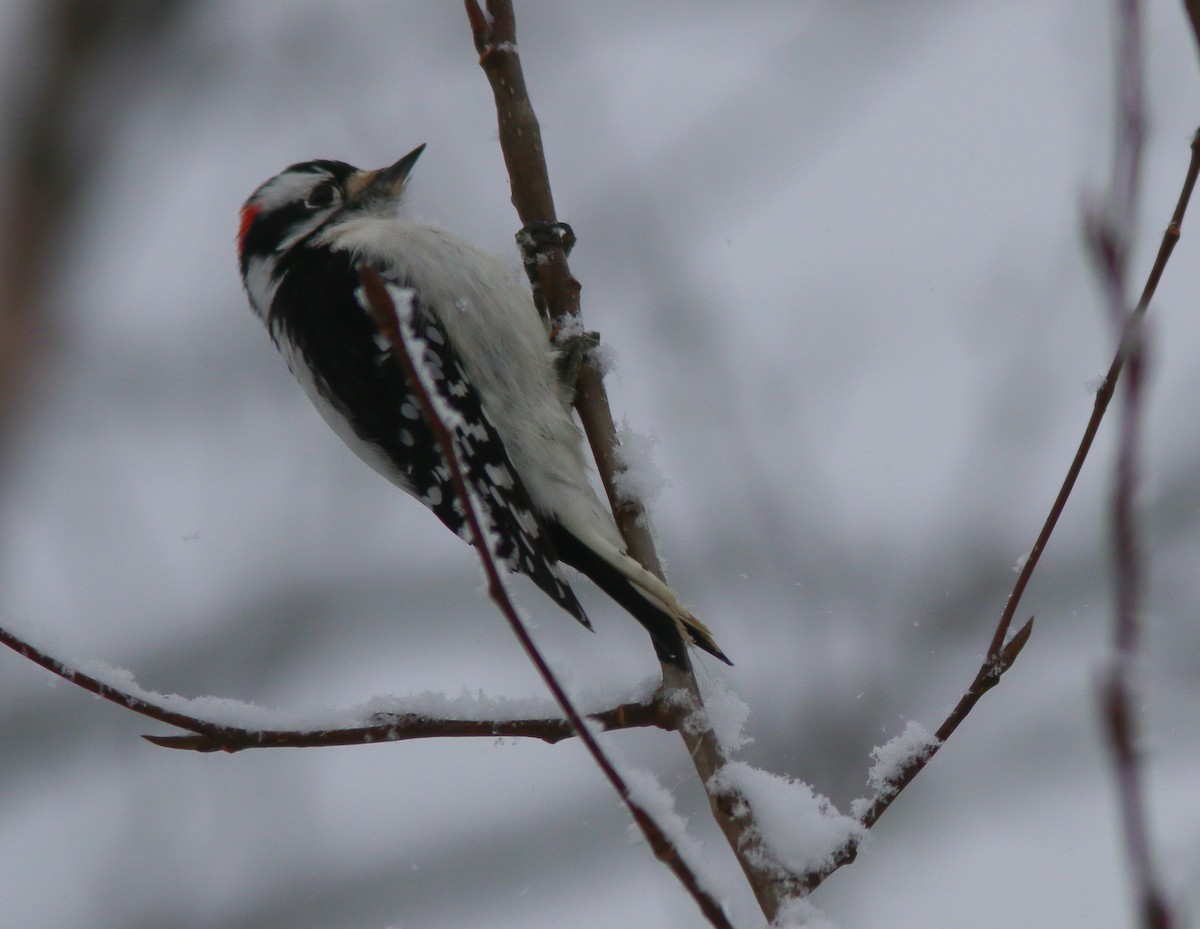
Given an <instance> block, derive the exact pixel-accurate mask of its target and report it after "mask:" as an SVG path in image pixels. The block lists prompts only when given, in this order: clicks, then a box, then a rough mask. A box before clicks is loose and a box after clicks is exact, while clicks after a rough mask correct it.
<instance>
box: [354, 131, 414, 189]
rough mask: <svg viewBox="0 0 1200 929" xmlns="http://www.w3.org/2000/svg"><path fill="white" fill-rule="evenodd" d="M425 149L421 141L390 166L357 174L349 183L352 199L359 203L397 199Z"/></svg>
mask: <svg viewBox="0 0 1200 929" xmlns="http://www.w3.org/2000/svg"><path fill="white" fill-rule="evenodd" d="M423 151H425V144H424V143H421V144H420V145H418V146H417V147H416V148H414V149H413V150H412V151H411V152H409V153H408V154H407V155H405V156H404V157H403V158H401V159H400V160H399V161H397V162H396V163H395V164H394V165H392V166H391V167H390V168H380V169H379V170H378V171H363V172H362V173H360V174H358V175H356V176H355V177H354V178H353V180H351V182H350V184H349V187H350V190H349V191H348V192H349V194H350V199H352V200H355V201H357V202H359V203H363V202H366V201H369V200H388V201H391V200H395V199H396V198H397V197H399V196H400V193H401V191H403V190H404V184H405V182H406V181H407V180H408V175H409V174H411V173H412V169H413V166H414V165H415V164H416V163H417V159H418V158H420V157H421V152H423Z"/></svg>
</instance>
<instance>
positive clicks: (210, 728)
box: [0, 628, 670, 753]
mask: <svg viewBox="0 0 1200 929" xmlns="http://www.w3.org/2000/svg"><path fill="white" fill-rule="evenodd" d="M0 644H3V645H7V646H8V647H9V648H11V649H12V650H13V651H15V652H17V653H18V654H19V655H22V656H24V657H25V658H28V659H29V660H30V661H32V662H34V663H35V664H38V665H41V666H42V667H43V668H45V669H46V670H48V671H50V672H52V673H54V674H57V675H58V676H59V677H61V678H62V679H63V680H65V681H69V682H70V683H72V684H74V685H75V686H76V687H80V688H82V689H83V690H86V691H88V693H92V694H95V695H96V696H97V697H101V698H103V699H105V700H108V701H109V702H111V703H115V704H116V705H118V706H121V707H124V708H125V709H127V710H132V711H133V712H135V713H138V714H140V715H142V716H146V717H148V718H150V719H154V720H157V721H158V722H160V723H166V724H167V725H170V726H175V727H177V728H179V729H185V730H187V731H188V732H189V733H191V735H166V736H158V735H147V736H143V737H142V738H144V739H146V740H147V741H148V742H153V743H154V744H155V745H161V746H163V747H164V748H178V749H187V750H190V751H196V752H231V753H232V752H240V751H243V750H244V749H248V748H318V747H322V746H327V745H372V744H377V743H380V742H404V741H408V740H410V739H442V738H470V737H478V738H490V739H494V738H529V739H539V740H541V741H543V742H547V743H549V744H551V745H553V744H554V743H556V742H561V741H563V740H564V739H569V738H572V737H573V736H574V735H575V731H574V729H573V728H572V727H571V724H570V723H569V722H568V721H567V720H566V719H559V718H555V717H553V716H524V715H513V716H511V717H510V716H506V715H503V714H496V715H494V716H489V715H487V714H486V713H476V714H473V715H472V716H470V717H468V716H463V717H458V716H454V715H450V714H448V713H439V714H433V713H430V712H428V710H427V709H426V708H413V709H411V710H410V709H408V708H406V706H405V704H404V701H403V700H401V701H397V705H396V706H394V707H393V706H391V705H389V706H388V708H387V709H385V710H376V711H375V712H364V713H362V715H361V718H362V720H363V721H362V723H354V722H353V721H351V722H349V723H346V722H345V721H343V720H341V719H339V720H338V721H337V723H333V722H330V723H328V724H324V721H323V720H322V721H321V723H322V724H319V725H303V726H292V727H288V728H283V727H279V726H278V722H279V717H280V716H281V715H282V714H275V713H271V712H269V711H263V710H261V709H260V708H257V707H254V708H251V707H249V705H248V704H239V705H238V708H237V710H238V711H237V712H236V713H234V714H233V715H234V716H236V717H237V719H238V723H241V724H235V723H234V722H232V721H228V722H218V721H217V719H219V718H220V717H221V716H228V715H230V714H228V713H225V712H222V713H220V714H216V713H213V712H212V709H213V707H215V706H220V707H221V709H222V710H224V709H226V708H230V707H232V705H233V702H232V701H229V700H223V699H221V698H215V697H208V698H200V699H197V700H189V699H187V698H184V697H179V696H175V695H171V696H164V695H163V694H156V693H152V692H150V691H147V690H144V689H142V688H141V687H138V686H137V684H136V683H135V682H134V681H133V680H132V677H131V675H129V674H128V672H124V671H119V670H117V669H114V668H102V667H100V666H99V665H98V663H97V662H94V661H89V662H85V663H74V662H71V661H67V660H64V659H62V658H58V657H55V656H54V655H52V654H51V653H50V651H49V650H48V649H46V648H44V647H39V646H38V645H35V644H34V643H32V642H30V641H29V637H28V636H22V635H18V634H17V633H16V632H14V631H12V630H11V629H7V628H0ZM81 664H82V667H81ZM83 667H86V668H87V670H86V671H85V670H83ZM89 672H90V673H89ZM422 702H423V701H422ZM489 709H490V707H489ZM248 715H252V716H255V717H261V720H260V721H261V725H246V724H244V721H245V718H246V717H247V716H248ZM338 715H339V717H340V716H344V715H356V714H338ZM214 716H215V717H216V718H214ZM587 718H588V720H589V721H590V722H591V724H592V725H593V726H596V727H598V728H599V729H601V730H604V731H608V730H612V729H634V728H644V727H649V726H655V727H658V728H660V729H662V728H668V727H669V725H670V722H669V720H668V719H666V718H665V717H664V715H663V714H662V712H661V711H660V710H659V708H658V707H657V706H656V705H655V704H654V703H653V702H651V701H637V702H633V703H623V704H621V705H619V706H615V707H611V708H609V709H605V710H600V711H597V712H592V713H588V714H587ZM310 722H311V720H305V723H310ZM272 724H274V725H272Z"/></svg>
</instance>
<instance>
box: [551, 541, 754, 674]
mask: <svg viewBox="0 0 1200 929" xmlns="http://www.w3.org/2000/svg"><path fill="white" fill-rule="evenodd" d="M552 532H553V538H554V547H555V548H556V549H557V550H558V557H559V560H560V561H562V562H563V563H564V564H569V565H570V566H571V567H572V568H574V569H575V570H577V571H579V572H580V573H582V574H584V575H585V576H586V577H587V578H588V579H589V580H591V581H592V583H593V584H595V585H596V586H597V587H599V588H600V589H601V590H603V591H604V592H605V593H606V594H608V595H609V596H610V597H612V598H613V599H614V600H615V601H616V602H617V603H618V604H620V605H621V606H622V607H623V608H624V609H625V611H626V612H628V613H629V614H630V615H631V616H632V617H633V618H634V619H636V620H637V621H638V622H639V623H641V624H642V625H643V626H644V627H645V629H646V631H647V632H649V633H650V640H651V641H652V642H653V643H654V652H655V654H657V655H658V660H659V661H663V662H670V663H671V664H673V665H676V666H678V667H681V668H682V667H686V666H687V646H686V645H685V644H684V641H683V636H682V635H681V634H680V631H679V624H678V623H677V622H676V620H675V618H674V617H673V616H671V614H670V613H668V612H666V611H665V610H663V609H662V608H661V607H660V606H658V605H657V604H656V603H653V602H652V601H650V600H648V599H647V598H646V595H645V594H643V593H642V592H641V591H639V590H638V588H637V587H636V586H634V584H633V583H632V582H631V581H630V580H629V578H627V577H626V576H625V575H624V574H622V573H621V572H620V571H619V570H618V569H617V568H616V567H614V566H613V565H612V564H611V563H610V562H608V561H606V560H605V559H604V557H603V556H601V555H599V554H597V553H596V552H594V551H593V550H592V549H591V548H589V547H588V546H587V545H585V544H584V543H583V542H581V541H579V539H577V538H576V537H575V536H574V535H573V534H572V533H571V532H570V531H568V530H567V529H564V528H563V527H562V526H554V528H553V530H552ZM690 638H691V640H692V642H693V643H694V644H695V645H696V646H698V647H699V648H702V649H704V651H706V652H708V653H709V654H710V655H713V656H714V657H716V658H719V659H721V661H723V662H725V663H726V664H732V663H733V662H731V661H730V660H729V659H728V658H726V657H725V655H724V653H723V652H722V651H721V650H720V649H719V648H718V647H717V646H716V643H714V642H713V641H712V640H711V639H708V638H706V637H704V636H702V635H691V636H690Z"/></svg>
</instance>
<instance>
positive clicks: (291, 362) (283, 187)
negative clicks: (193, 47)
mask: <svg viewBox="0 0 1200 929" xmlns="http://www.w3.org/2000/svg"><path fill="white" fill-rule="evenodd" d="M423 150H424V146H423V145H422V146H420V147H419V148H416V149H414V150H413V151H412V152H410V153H409V154H407V155H405V156H404V157H403V158H401V159H400V160H399V161H397V162H396V163H395V164H394V165H392V166H391V167H389V168H384V169H382V170H378V171H363V170H359V169H358V168H355V167H352V166H351V165H348V164H346V163H345V162H341V161H308V162H304V163H301V164H295V165H292V166H291V167H290V168H288V169H287V170H285V171H283V172H282V173H280V174H278V175H276V176H275V177H273V178H271V179H270V180H269V181H267V182H266V183H264V184H262V185H261V186H260V187H259V188H258V189H257V190H256V191H255V192H254V193H253V194H252V195H251V196H250V199H249V200H247V201H246V203H245V205H244V206H243V207H242V211H241V226H240V229H239V233H238V250H239V257H240V262H241V273H242V281H243V283H244V284H245V287H246V293H247V295H248V296H249V298H250V305H251V307H252V308H253V310H254V312H255V314H256V315H257V316H258V317H259V318H260V319H262V321H263V322H264V323H265V324H266V327H267V330H268V331H269V332H270V335H271V338H272V339H273V340H274V342H275V344H276V346H277V347H278V348H279V350H280V352H281V353H282V354H283V356H284V357H285V359H286V360H287V364H288V367H289V368H290V369H291V371H292V373H293V374H294V375H295V377H296V379H297V380H298V381H299V382H300V383H301V385H302V386H303V387H304V390H305V392H306V393H307V394H308V396H309V398H310V399H311V400H312V402H313V404H314V405H315V406H316V408H317V409H318V410H319V411H320V413H321V415H322V416H323V417H324V418H325V421H326V422H327V423H329V425H330V426H331V427H332V428H333V430H334V431H335V432H336V433H337V434H338V435H339V436H340V437H341V438H342V439H343V440H344V441H345V442H346V444H347V445H349V446H350V448H351V449H352V450H353V451H354V452H355V453H356V454H357V455H358V456H359V457H360V458H361V459H362V460H363V461H365V462H366V463H367V464H369V465H370V466H371V467H372V468H374V469H375V470H376V471H378V472H379V473H380V474H382V475H383V476H384V477H386V478H387V479H388V480H389V481H391V482H392V483H393V484H395V485H396V486H398V487H400V488H401V489H403V490H406V491H407V492H408V493H410V494H412V495H413V496H414V497H416V498H417V499H418V500H420V501H421V502H422V503H424V504H425V506H427V507H429V509H431V510H432V511H433V512H434V513H435V514H436V515H437V517H438V518H439V519H440V520H441V521H442V522H443V523H445V525H446V526H448V527H449V528H450V529H451V530H452V531H454V532H455V533H457V534H458V535H460V536H464V537H466V536H469V529H468V527H467V525H466V523H465V520H464V511H463V507H462V503H461V501H459V500H458V499H457V498H456V495H455V492H454V488H453V485H452V484H451V481H450V472H449V470H448V469H447V467H446V465H445V463H444V461H443V458H442V454H441V452H440V451H439V448H438V445H437V442H436V440H435V438H434V435H433V433H432V432H431V430H430V427H429V426H428V425H427V423H426V421H425V419H424V418H423V414H422V412H421V411H420V410H419V409H418V407H417V403H416V401H415V400H414V398H413V396H412V393H411V390H410V388H409V386H408V383H407V381H406V380H405V376H404V373H403V370H402V368H401V366H400V364H399V362H398V360H397V359H395V358H393V357H392V354H391V346H390V345H389V344H388V343H387V341H386V339H384V338H383V337H382V336H381V334H380V332H379V330H378V329H377V327H376V325H375V323H374V322H373V321H372V317H371V314H370V313H369V312H368V310H369V307H368V306H367V303H366V298H365V296H364V293H363V289H362V287H361V285H360V279H359V270H360V267H361V266H363V265H366V266H369V267H370V268H371V269H372V270H374V271H375V272H376V273H377V274H378V275H379V276H380V277H381V278H382V279H383V281H384V282H385V284H386V285H387V286H388V289H389V292H391V293H393V294H399V295H401V296H402V298H403V299H404V300H406V301H407V302H408V305H409V307H411V310H412V313H413V320H414V325H415V328H416V331H417V332H418V333H420V335H421V341H422V344H423V345H424V347H425V352H424V356H423V358H422V359H415V360H417V361H418V362H419V363H422V364H425V365H428V366H431V367H430V368H429V370H430V371H431V372H432V373H433V374H434V375H435V376H436V378H437V379H438V380H439V383H440V385H441V386H440V387H439V391H440V392H441V393H442V396H443V399H444V400H445V401H446V402H448V403H450V404H451V405H452V407H453V409H454V411H455V414H456V419H458V420H459V424H458V426H457V427H456V431H457V438H458V440H459V443H458V444H459V447H460V448H461V449H462V457H463V471H464V476H465V477H466V479H467V481H468V484H469V485H470V486H471V488H472V491H473V493H474V495H475V498H476V499H477V500H478V501H479V503H480V504H481V506H482V508H483V512H482V513H481V517H482V519H483V520H484V521H485V524H486V525H485V534H486V535H487V536H488V538H489V543H488V544H489V545H490V546H491V547H492V548H493V549H494V551H493V554H494V555H495V556H496V558H497V559H498V560H499V562H500V563H501V564H503V565H504V566H505V567H506V568H507V569H508V570H510V571H520V572H522V573H524V574H526V575H528V576H529V577H530V578H531V579H532V580H533V582H534V583H535V584H537V586H538V587H540V588H541V589H542V590H543V591H544V592H545V593H546V594H548V595H549V596H550V597H551V598H552V599H553V600H554V601H555V602H556V603H558V605H559V606H561V607H562V608H563V609H565V610H566V611H567V612H568V613H570V614H571V615H572V616H574V617H575V618H576V619H578V620H579V621H580V622H582V623H583V624H584V625H585V626H588V625H589V623H588V620H587V617H586V616H585V615H584V612H583V608H582V607H581V606H580V605H579V602H578V601H577V600H576V598H575V594H574V593H573V592H572V590H571V588H570V586H569V584H568V583H567V580H566V577H565V576H564V574H563V573H562V570H561V568H560V567H559V563H560V562H561V563H563V564H568V565H570V566H571V567H573V568H576V569H577V570H578V571H580V572H581V573H583V574H584V575H586V576H587V577H589V578H590V579H591V580H592V581H593V582H594V583H595V584H596V585H597V586H599V587H600V588H601V589H602V590H604V591H605V592H606V593H607V594H608V595H609V596H610V597H612V599H614V600H615V601H616V602H617V603H618V604H620V605H621V606H622V607H624V608H625V609H626V610H627V611H628V612H629V613H630V614H632V615H633V616H634V618H636V619H637V620H638V621H639V622H640V623H641V624H642V625H643V626H645V627H646V629H647V631H648V632H649V633H650V637H651V639H652V640H653V643H654V647H655V651H656V652H657V654H658V657H659V659H660V660H664V661H671V662H675V663H677V664H678V663H682V662H683V660H684V657H683V656H684V641H685V636H686V638H687V639H688V640H690V641H691V642H692V643H694V644H695V645H697V646H699V647H700V648H702V649H704V650H705V651H707V652H709V653H711V654H713V655H715V656H716V657H717V658H720V659H721V660H723V661H728V659H726V658H725V656H724V654H722V652H721V650H720V648H718V647H717V644H716V643H715V642H714V641H713V638H712V636H711V635H710V634H709V632H708V630H707V629H706V628H705V627H704V625H703V624H702V623H701V622H700V621H699V620H697V619H696V618H695V617H694V616H692V615H691V613H689V612H688V611H687V610H686V609H685V608H684V607H683V606H682V605H681V604H680V602H679V599H678V598H677V597H676V595H675V593H674V592H673V591H672V590H671V589H670V588H669V587H668V586H667V585H666V584H664V583H663V582H662V581H661V580H659V579H658V578H657V577H655V576H654V575H653V574H651V573H650V572H648V571H646V570H645V569H644V568H643V567H642V566H641V565H639V564H638V563H637V562H636V561H634V560H633V559H632V558H631V557H629V555H627V554H626V553H625V547H624V544H623V543H622V541H621V537H620V534H619V533H618V531H617V527H616V523H615V522H614V521H613V518H612V514H611V513H610V512H609V510H608V509H607V508H606V507H605V506H604V505H603V504H602V503H601V502H600V499H599V498H598V496H597V495H596V492H595V491H594V490H593V488H592V485H591V483H590V482H589V479H588V473H589V468H588V464H587V460H586V458H585V456H584V444H583V434H582V432H581V430H580V428H579V427H578V425H577V424H576V422H575V420H574V418H573V416H572V413H571V396H572V388H571V387H570V386H568V385H565V384H564V383H562V380H561V378H560V377H559V373H558V370H557V367H556V359H557V358H558V356H559V352H558V350H557V349H556V348H555V347H554V346H553V345H552V344H551V342H550V340H549V337H548V331H547V327H546V324H545V323H544V321H543V320H542V319H541V317H540V316H539V314H538V312H537V310H536V309H535V307H534V304H533V301H532V300H531V299H530V297H529V295H528V294H527V293H526V292H525V291H524V290H523V289H522V288H521V287H520V286H519V285H518V284H517V283H516V281H515V280H514V279H513V277H512V275H511V274H510V273H509V271H508V269H507V268H506V267H505V266H504V265H503V264H502V263H501V262H500V261H498V260H496V259H495V258H492V257H491V256H489V255H487V254H485V253H483V252H481V251H480V250H479V249H477V248H475V247H474V246H472V245H470V244H469V243H467V242H465V241H463V240H462V239H459V238H457V237H456V236H453V235H451V234H449V233H448V232H445V231H444V230H442V229H439V228H437V227H435V226H432V225H428V224H426V223H418V222H414V221H411V220H408V219H405V218H403V217H402V216H400V215H399V209H398V208H399V201H400V196H401V193H402V192H403V190H404V188H405V185H406V183H407V181H408V177H409V173H410V172H411V171H412V168H413V165H414V164H415V163H416V161H417V158H418V157H420V155H421V152H422V151H423ZM467 540H468V541H473V540H471V539H469V538H468V539H467Z"/></svg>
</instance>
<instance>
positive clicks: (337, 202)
mask: <svg viewBox="0 0 1200 929" xmlns="http://www.w3.org/2000/svg"><path fill="white" fill-rule="evenodd" d="M424 150H425V146H424V145H418V146H417V147H416V148H414V149H413V150H412V151H411V152H409V153H408V154H407V155H405V156H404V157H403V158H401V159H400V160H399V161H397V162H396V163H395V164H394V165H392V166H391V167H387V168H380V169H378V170H375V171H364V170H361V169H359V168H356V167H354V166H353V165H348V164H346V163H345V162H344V161H327V160H318V161H305V162H301V163H299V164H294V165H292V166H291V167H290V168H287V169H286V170H284V171H282V172H280V173H279V174H277V175H275V176H274V177H273V178H271V179H270V180H269V181H266V182H265V183H263V184H261V185H260V186H259V188H258V189H257V190H256V191H254V193H253V194H251V195H250V198H249V199H248V200H247V201H246V202H245V204H244V205H243V206H242V211H241V224H240V225H239V227H238V259H239V262H240V265H241V271H242V278H243V280H244V281H245V283H246V289H247V291H249V293H250V298H251V302H252V303H253V304H254V308H255V310H256V311H257V312H259V313H260V314H262V313H265V312H266V310H267V309H268V307H266V306H263V305H262V304H261V302H260V300H259V297H260V296H261V295H263V294H265V293H268V292H269V291H270V290H271V286H270V285H271V283H272V278H273V277H274V272H275V268H276V265H277V262H278V259H279V258H280V257H281V256H282V255H284V254H285V253H287V252H288V251H289V250H290V249H292V248H293V247H294V246H295V245H296V244H297V243H299V242H302V241H304V240H305V239H307V238H308V237H309V236H311V235H312V234H313V233H315V232H317V231H318V230H320V229H323V228H326V227H328V226H331V225H334V224H337V223H341V222H344V221H345V220H348V219H350V218H353V217H357V216H362V215H366V214H370V213H392V212H394V211H395V209H396V205H397V203H398V202H399V200H400V195H401V194H402V193H403V191H404V187H405V185H406V183H407V181H408V176H409V174H410V173H411V172H412V169H413V165H415V164H416V163H417V159H418V158H420V157H421V152H423V151H424ZM257 278H265V279H263V280H258V279H257Z"/></svg>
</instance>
